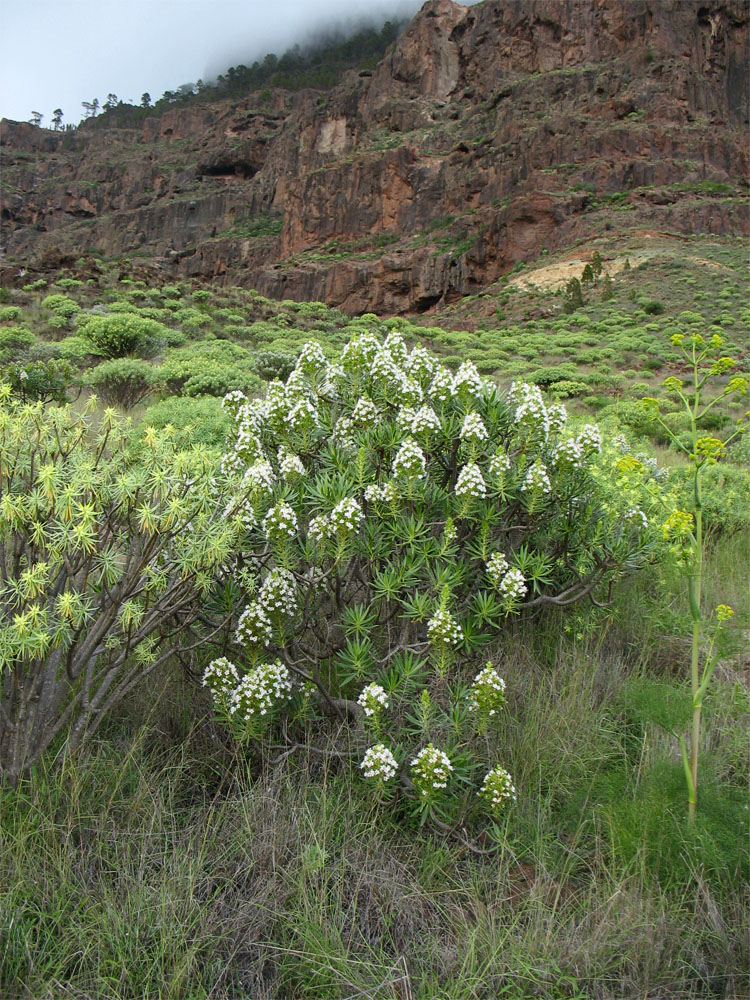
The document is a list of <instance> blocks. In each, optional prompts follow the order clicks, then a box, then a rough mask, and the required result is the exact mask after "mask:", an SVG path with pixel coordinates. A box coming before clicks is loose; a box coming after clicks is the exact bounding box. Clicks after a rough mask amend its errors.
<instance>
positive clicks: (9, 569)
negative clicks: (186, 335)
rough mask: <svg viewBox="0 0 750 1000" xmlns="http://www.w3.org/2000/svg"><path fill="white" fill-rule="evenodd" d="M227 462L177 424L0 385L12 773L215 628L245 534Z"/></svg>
mask: <svg viewBox="0 0 750 1000" xmlns="http://www.w3.org/2000/svg"><path fill="white" fill-rule="evenodd" d="M216 466H217V458H216V456H215V455H214V454H213V453H212V452H210V451H209V450H207V449H202V448H189V449H183V448H180V447H179V446H178V445H177V444H176V441H175V437H174V435H172V434H170V432H169V430H168V429H167V428H164V429H163V430H161V431H160V432H157V431H155V430H154V429H153V428H147V429H146V430H145V431H144V432H143V433H142V434H141V435H138V436H136V435H134V434H133V432H132V430H131V429H130V427H129V424H128V422H126V421H122V420H120V419H119V418H118V417H117V416H116V415H115V414H114V413H113V412H112V411H107V412H106V413H105V414H104V416H103V418H102V419H101V420H100V421H98V422H96V421H94V420H93V419H92V418H91V417H90V415H89V414H88V413H87V412H83V413H80V412H76V411H75V410H73V409H71V407H70V406H68V405H64V406H53V405H51V404H49V403H47V404H46V405H45V404H43V403H42V402H40V401H37V402H25V401H23V400H20V399H18V398H17V397H16V396H15V395H14V393H13V391H12V388H11V386H9V385H7V384H6V385H0V781H3V780H6V781H10V782H14V781H17V780H18V778H19V777H21V776H22V775H23V774H24V773H25V772H27V771H28V769H29V768H30V767H32V765H34V764H35V763H36V762H37V761H38V760H39V757H40V755H41V754H42V753H43V752H44V750H45V749H46V748H47V747H48V746H49V745H50V744H51V743H52V742H53V741H54V740H55V739H65V740H66V741H67V746H68V747H75V746H76V745H77V744H78V743H79V742H80V741H81V740H82V739H83V737H84V736H86V735H87V734H90V733H92V732H93V731H94V730H95V729H96V727H97V725H98V724H99V722H100V721H101V720H102V718H103V717H104V716H105V715H106V713H107V712H108V711H109V710H110V709H111V708H112V707H113V706H114V705H116V704H117V702H118V701H119V699H120V698H122V697H123V695H124V694H125V693H127V692H128V691H129V690H130V689H131V688H133V687H134V686H135V685H136V684H138V683H140V682H141V681H142V680H143V678H144V677H146V676H148V675H149V674H150V673H151V672H152V671H153V670H155V669H156V668H157V667H158V665H159V664H160V663H162V662H163V661H164V660H165V659H166V658H167V657H168V656H170V655H171V654H172V653H173V651H174V649H175V647H176V646H177V645H179V647H180V649H181V651H182V652H183V654H184V655H186V656H187V655H189V650H190V649H191V648H194V647H197V646H198V645H199V644H200V642H201V641H202V639H203V638H204V637H210V635H211V634H212V632H213V630H214V629H215V628H216V627H217V625H216V622H215V621H209V619H207V617H206V615H207V607H208V605H209V604H210V600H209V599H210V598H211V595H212V594H213V593H214V592H215V591H216V588H217V585H218V584H219V583H220V581H221V577H222V575H224V574H227V573H231V565H232V559H233V558H234V555H233V554H234V553H235V552H236V551H237V543H238V542H239V541H240V539H239V536H238V530H237V527H236V520H235V519H234V518H233V517H232V516H231V514H232V511H233V509H234V505H235V504H237V502H238V501H237V497H236V496H234V495H227V494H226V493H225V491H224V488H223V481H222V478H221V476H219V475H218V474H217V471H218V470H217V468H216ZM216 614H217V615H220V614H221V609H220V608H219V609H217V611H216ZM220 621H221V619H220V617H219V624H220ZM203 622H207V623H208V624H206V625H204V624H203Z"/></svg>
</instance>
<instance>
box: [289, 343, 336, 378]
mask: <svg viewBox="0 0 750 1000" xmlns="http://www.w3.org/2000/svg"><path fill="white" fill-rule="evenodd" d="M327 365H328V362H327V361H326V356H325V354H324V353H323V348H322V347H321V346H320V344H319V343H318V341H317V340H308V341H307V343H306V344H304V345H303V347H302V350H301V351H300V353H299V357H298V358H297V365H296V368H297V370H298V371H301V372H304V373H305V374H306V375H316V374H318V372H322V371H324V370H325V369H326V367H327Z"/></svg>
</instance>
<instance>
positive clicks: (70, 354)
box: [57, 336, 98, 363]
mask: <svg viewBox="0 0 750 1000" xmlns="http://www.w3.org/2000/svg"><path fill="white" fill-rule="evenodd" d="M57 348H58V350H59V352H60V357H61V358H65V359H66V360H67V361H73V362H76V363H81V362H83V361H85V360H86V359H87V358H90V357H91V356H92V355H95V354H97V353H98V352H97V351H96V349H95V347H94V345H93V344H92V343H91V341H90V340H87V339H86V338H85V337H79V336H72V337H63V339H62V340H60V341H58V343H57Z"/></svg>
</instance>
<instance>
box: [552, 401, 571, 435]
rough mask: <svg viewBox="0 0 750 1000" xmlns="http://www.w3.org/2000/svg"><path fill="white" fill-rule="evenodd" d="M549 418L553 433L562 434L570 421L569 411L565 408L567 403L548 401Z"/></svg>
mask: <svg viewBox="0 0 750 1000" xmlns="http://www.w3.org/2000/svg"><path fill="white" fill-rule="evenodd" d="M547 419H548V420H549V429H550V431H551V432H552V433H553V434H561V433H562V432H563V431H564V430H565V425H566V424H567V422H568V411H567V410H566V409H565V404H564V403H548V404H547Z"/></svg>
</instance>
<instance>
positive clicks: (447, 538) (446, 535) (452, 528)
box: [443, 517, 458, 545]
mask: <svg viewBox="0 0 750 1000" xmlns="http://www.w3.org/2000/svg"><path fill="white" fill-rule="evenodd" d="M457 537H458V528H457V527H456V525H455V523H454V521H453V518H452V517H449V518H448V519H447V521H446V522H445V527H444V528H443V542H444V544H445V545H450V544H451V542H455V540H456V538H457Z"/></svg>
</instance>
